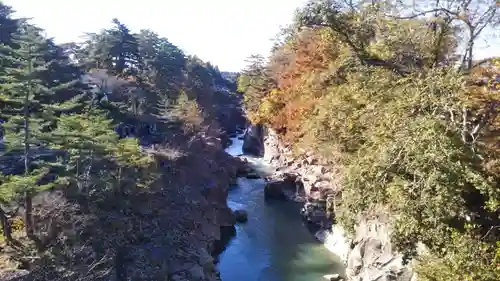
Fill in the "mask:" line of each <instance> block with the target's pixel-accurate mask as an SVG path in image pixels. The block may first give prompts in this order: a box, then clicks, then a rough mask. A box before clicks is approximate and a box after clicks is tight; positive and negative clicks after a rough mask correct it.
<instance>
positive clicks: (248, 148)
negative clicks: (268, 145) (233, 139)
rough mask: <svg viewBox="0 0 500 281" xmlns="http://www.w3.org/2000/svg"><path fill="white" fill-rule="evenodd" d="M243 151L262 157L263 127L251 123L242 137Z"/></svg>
mask: <svg viewBox="0 0 500 281" xmlns="http://www.w3.org/2000/svg"><path fill="white" fill-rule="evenodd" d="M242 150H243V153H245V154H248V155H253V156H257V157H262V156H263V155H264V127H263V126H262V125H251V126H250V127H248V129H247V130H246V132H245V135H244V137H243V146H242Z"/></svg>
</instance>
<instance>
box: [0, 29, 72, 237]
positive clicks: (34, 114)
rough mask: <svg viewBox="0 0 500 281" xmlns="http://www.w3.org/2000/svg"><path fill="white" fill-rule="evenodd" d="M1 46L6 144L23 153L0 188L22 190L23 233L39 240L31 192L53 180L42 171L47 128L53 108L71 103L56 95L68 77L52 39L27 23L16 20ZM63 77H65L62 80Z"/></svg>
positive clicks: (46, 164)
mask: <svg viewBox="0 0 500 281" xmlns="http://www.w3.org/2000/svg"><path fill="white" fill-rule="evenodd" d="M0 50H1V54H0V55H1V57H2V60H4V61H6V62H8V66H7V67H5V68H4V69H3V70H4V71H3V72H2V75H1V76H0V81H2V84H1V85H0V88H1V90H2V93H1V95H0V101H2V103H3V104H4V108H3V110H2V113H3V115H4V116H3V117H4V118H6V119H7V122H5V123H4V124H3V126H4V129H5V144H6V147H7V150H8V151H9V152H10V153H13V154H22V158H23V165H22V168H20V170H22V173H21V174H14V175H9V176H8V177H7V178H6V179H5V181H4V183H3V188H4V189H9V188H10V189H11V190H12V191H14V192H16V193H20V194H22V196H23V197H24V208H25V218H24V221H25V230H26V234H27V236H28V237H29V238H30V239H32V240H33V241H35V242H39V239H38V238H37V237H36V235H35V226H34V221H33V214H32V209H33V206H32V198H33V196H34V195H35V194H37V193H38V192H40V191H43V190H46V189H49V188H51V187H53V186H54V182H52V181H50V180H48V177H47V176H48V174H49V172H50V171H51V169H52V165H53V162H55V160H54V158H55V156H56V154H55V152H54V151H51V150H50V149H49V147H50V141H51V138H50V131H51V130H52V129H53V128H54V126H55V120H56V115H57V114H58V112H59V111H61V110H63V111H64V110H69V109H72V108H73V107H74V104H75V103H74V102H71V101H63V100H62V97H61V96H60V95H59V97H58V95H57V94H60V91H61V90H62V89H65V88H67V87H68V85H71V82H69V81H68V80H70V79H67V78H63V76H60V75H59V76H58V77H56V72H58V73H62V72H61V71H58V70H59V69H58V68H59V67H60V66H61V65H60V64H58V63H57V61H56V57H55V56H54V54H53V53H51V51H53V50H54V48H53V45H52V43H51V42H50V41H48V40H46V39H45V38H43V37H42V36H40V30H39V29H38V28H36V27H34V26H32V25H28V24H23V25H22V26H20V28H19V30H18V31H17V32H16V33H14V34H12V39H11V44H10V45H2V46H1V49H0ZM62 80H66V81H64V82H68V83H61V82H63V81H62ZM55 81H57V82H55ZM58 99H59V101H58Z"/></svg>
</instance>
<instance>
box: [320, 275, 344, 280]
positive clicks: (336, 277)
mask: <svg viewBox="0 0 500 281" xmlns="http://www.w3.org/2000/svg"><path fill="white" fill-rule="evenodd" d="M323 278H325V279H326V280H328V281H340V280H341V278H340V274H327V275H324V276H323Z"/></svg>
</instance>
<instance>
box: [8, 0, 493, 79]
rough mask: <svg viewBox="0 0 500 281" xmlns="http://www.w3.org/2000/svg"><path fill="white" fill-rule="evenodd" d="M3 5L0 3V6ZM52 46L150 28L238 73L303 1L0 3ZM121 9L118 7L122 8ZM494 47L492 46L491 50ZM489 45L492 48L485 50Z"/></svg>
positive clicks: (266, 47) (16, 0) (36, 0)
mask: <svg viewBox="0 0 500 281" xmlns="http://www.w3.org/2000/svg"><path fill="white" fill-rule="evenodd" d="M0 1H1V0H0ZM3 2H4V3H5V4H7V5H9V6H12V7H13V8H14V9H15V10H16V11H17V14H16V15H18V16H24V17H33V23H35V24H36V25H38V26H39V27H42V28H44V29H45V30H46V31H47V35H48V36H49V37H54V38H55V40H56V42H58V43H63V42H68V41H79V40H80V36H81V35H82V34H83V33H84V32H97V31H99V30H100V29H102V28H105V27H108V26H109V25H110V22H111V19H112V18H114V17H117V18H118V19H119V20H120V21H121V22H122V23H124V24H127V25H128V26H129V28H130V29H132V30H133V31H139V30H140V29H145V28H149V29H152V30H154V31H155V32H156V33H158V34H160V35H161V36H164V37H166V38H168V39H169V40H170V41H171V42H172V43H173V44H175V45H177V46H178V47H180V48H181V49H183V50H184V51H185V52H186V53H188V54H193V55H197V56H199V57H200V58H202V59H203V60H207V61H210V62H212V63H214V64H216V65H218V66H219V68H220V69H221V70H226V71H239V70H241V68H243V67H244V66H245V59H246V58H247V57H248V56H249V55H251V54H255V53H258V54H263V55H267V54H268V53H269V50H270V48H271V46H272V42H271V39H272V38H273V37H274V36H275V35H276V34H277V33H278V32H279V30H280V26H284V25H286V24H288V23H290V22H291V20H292V17H293V12H294V10H295V9H296V8H297V7H299V6H301V5H302V4H303V3H305V2H306V0H140V1H134V0H129V1H127V0H122V1H120V0H85V1H81V2H80V1H76V0H3ZM120 4H122V5H120ZM492 43H495V44H492ZM479 45H480V48H478V50H476V55H477V57H478V58H483V57H489V56H493V55H495V53H496V55H500V42H499V41H498V40H496V41H490V42H489V44H485V42H484V40H482V41H481V42H479ZM488 45H490V46H488Z"/></svg>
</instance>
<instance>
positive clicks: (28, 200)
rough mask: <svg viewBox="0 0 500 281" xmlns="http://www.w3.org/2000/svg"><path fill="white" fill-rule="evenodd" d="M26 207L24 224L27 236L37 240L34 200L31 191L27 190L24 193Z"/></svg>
mask: <svg viewBox="0 0 500 281" xmlns="http://www.w3.org/2000/svg"><path fill="white" fill-rule="evenodd" d="M24 208H25V210H24V226H25V230H26V236H28V238H30V239H32V240H33V241H35V240H36V236H35V226H34V224H33V200H32V197H31V194H30V192H25V194H24Z"/></svg>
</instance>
